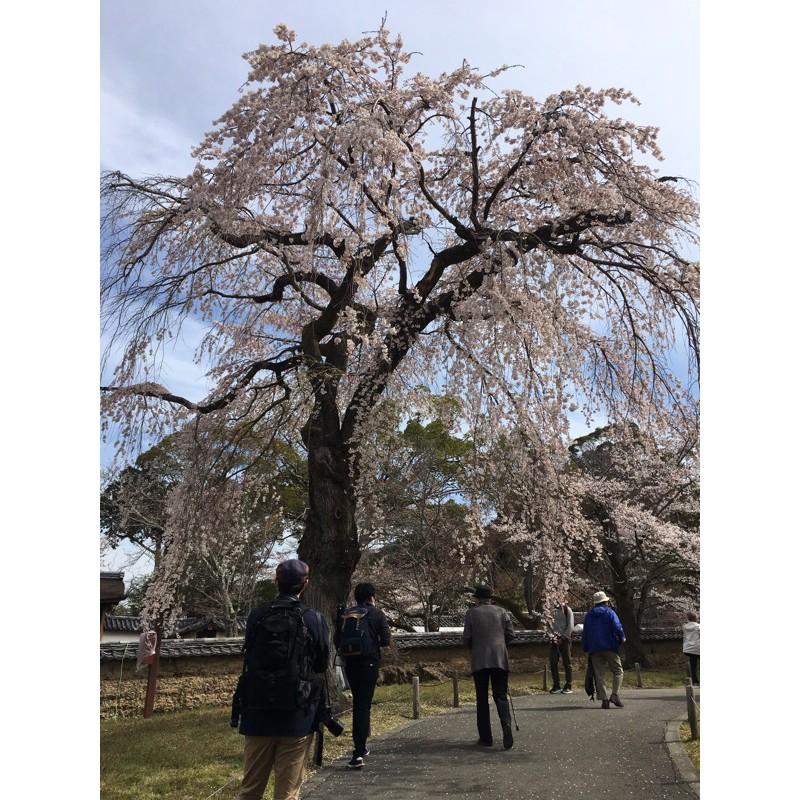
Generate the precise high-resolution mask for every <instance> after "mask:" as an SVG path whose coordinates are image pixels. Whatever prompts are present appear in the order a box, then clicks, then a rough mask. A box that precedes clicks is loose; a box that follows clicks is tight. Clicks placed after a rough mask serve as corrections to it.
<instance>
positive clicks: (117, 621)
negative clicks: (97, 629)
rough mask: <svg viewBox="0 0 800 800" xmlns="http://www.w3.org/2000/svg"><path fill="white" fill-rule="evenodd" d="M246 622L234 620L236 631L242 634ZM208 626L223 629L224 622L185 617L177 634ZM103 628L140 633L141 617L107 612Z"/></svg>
mask: <svg viewBox="0 0 800 800" xmlns="http://www.w3.org/2000/svg"><path fill="white" fill-rule="evenodd" d="M246 623H247V620H246V619H245V618H244V617H239V618H238V619H237V620H236V630H237V633H241V634H244V628H245V625H246ZM209 626H210V627H212V628H216V629H217V630H224V629H225V623H224V622H223V620H222V619H221V618H219V617H213V616H209V617H186V618H185V619H182V620H180V621H179V622H178V635H179V636H182V635H184V634H186V633H193V632H194V631H200V630H203V628H206V627H209ZM105 630H107V631H109V632H114V633H140V632H141V630H142V618H141V617H128V616H123V615H112V614H109V615H107V616H106V624H105Z"/></svg>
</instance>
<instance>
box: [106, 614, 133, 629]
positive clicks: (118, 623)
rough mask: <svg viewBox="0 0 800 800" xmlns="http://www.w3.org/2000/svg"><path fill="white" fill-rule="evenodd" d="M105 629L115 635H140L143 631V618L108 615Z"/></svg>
mask: <svg viewBox="0 0 800 800" xmlns="http://www.w3.org/2000/svg"><path fill="white" fill-rule="evenodd" d="M104 627H105V630H107V631H113V632H114V633H139V631H141V629H142V618H141V617H124V616H121V615H116V614H107V615H106V623H105V626H104Z"/></svg>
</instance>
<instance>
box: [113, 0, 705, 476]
mask: <svg viewBox="0 0 800 800" xmlns="http://www.w3.org/2000/svg"><path fill="white" fill-rule="evenodd" d="M384 10H385V11H386V12H387V13H388V20H387V24H388V27H389V28H390V29H391V30H392V31H393V32H397V33H400V34H401V35H402V36H403V39H404V42H405V44H406V47H407V48H408V49H410V50H414V51H419V53H420V55H418V56H417V57H416V58H415V59H414V61H413V62H412V65H411V68H412V69H414V70H419V71H423V72H428V73H433V74H438V73H440V72H442V71H444V70H449V69H453V68H454V67H456V66H458V65H459V64H460V63H461V61H462V60H463V59H467V60H468V61H469V62H470V63H472V64H473V65H475V66H477V67H480V68H481V69H485V70H486V71H489V70H490V69H492V68H494V67H497V66H499V65H501V64H504V63H505V64H520V65H522V66H521V67H520V68H517V69H513V70H511V71H509V72H507V73H505V74H503V75H502V76H500V78H499V79H496V80H495V82H494V83H493V84H492V85H493V87H494V88H496V89H501V88H505V87H512V86H513V87H515V88H519V89H521V90H522V91H524V92H526V93H529V94H532V95H534V96H535V97H544V96H546V95H548V94H551V93H553V92H557V91H559V90H561V89H563V88H568V87H571V86H574V85H576V84H578V83H581V84H584V85H589V86H592V87H595V88H601V87H605V86H623V87H625V88H626V89H629V90H631V91H632V92H633V93H634V94H635V95H637V97H638V98H639V100H640V101H641V103H642V105H641V107H626V109H625V111H624V113H625V115H626V116H628V117H630V118H633V119H635V120H636V121H639V122H642V123H647V124H653V125H656V126H658V127H659V128H660V129H661V146H662V149H663V151H664V153H665V156H666V161H665V162H664V163H663V164H662V165H661V169H662V170H663V172H664V174H673V175H674V174H678V175H683V176H685V177H688V178H691V179H693V180H698V178H699V121H698V111H699V83H698V59H699V52H698V51H699V21H698V3H697V2H695V1H694V0H671V2H670V3H643V2H641V1H639V2H629V1H628V0H613V2H609V1H608V0H571V1H570V2H567V3H558V4H556V3H550V2H538V1H536V2H522V0H515V1H513V2H512V1H510V0H497V1H496V2H492V3H490V4H487V3H485V2H476V0H460V1H459V2H451V1H450V0H442V1H441V2H419V1H418V0H407V1H406V2H394V1H393V0H384V2H382V3H379V4H376V3H372V2H365V1H364V0H356V1H355V2H348V3H341V4H333V3H330V2H321V1H320V0H305V1H304V2H293V3H287V2H282V1H270V0H237V2H235V3H223V2H218V0H170V2H168V3H165V2H163V0H137V2H136V3H127V2H116V1H113V2H112V1H111V0H105V2H103V3H102V5H101V41H100V45H101V166H102V168H103V169H120V170H122V171H124V172H128V173H129V174H131V175H133V176H136V177H140V176H143V175H147V174H154V173H167V174H186V173H188V172H189V171H190V170H191V167H192V160H191V157H190V155H189V151H190V150H191V148H192V147H193V146H194V145H195V144H197V142H198V141H199V140H200V138H201V137H202V135H203V133H204V132H205V131H206V130H208V129H209V128H210V127H211V123H212V121H213V120H214V119H215V118H217V117H218V116H219V115H220V114H221V113H223V112H224V111H225V110H226V109H227V108H228V107H229V106H230V105H231V103H232V102H233V101H234V100H235V98H236V96H237V89H238V88H239V87H240V86H241V85H242V84H243V82H244V80H245V78H246V74H247V69H246V66H247V65H246V64H245V62H244V61H243V59H242V58H241V54H242V53H244V52H245V51H248V50H252V49H255V48H256V47H257V46H258V45H259V44H260V43H262V42H272V41H273V40H274V36H273V34H272V29H273V28H274V27H275V25H276V24H278V23H280V22H284V23H286V24H287V25H288V26H289V27H290V28H293V29H294V30H295V31H296V32H297V37H298V41H308V42H311V43H314V44H322V43H324V42H335V41H339V40H341V39H344V38H349V39H355V38H357V37H358V36H360V35H361V34H362V32H364V31H367V30H374V29H375V28H377V27H378V25H379V24H380V20H381V17H382V15H383V13H384ZM201 336H202V329H201V328H200V326H199V325H197V324H194V325H192V324H191V323H190V324H189V325H187V326H186V328H185V329H184V331H183V334H182V336H181V337H180V338H179V339H178V340H177V342H176V344H175V345H174V347H171V348H169V349H168V350H167V351H166V352H165V357H164V366H163V371H162V376H161V377H162V382H163V383H165V385H168V386H169V387H170V389H171V390H173V391H175V392H176V393H178V394H183V395H185V396H188V397H190V398H192V399H200V398H201V397H203V396H204V395H205V393H206V391H207V389H208V384H207V382H206V381H205V379H204V377H203V375H202V369H201V368H199V367H198V366H197V365H195V364H194V362H193V347H194V344H195V343H196V342H197V341H198V340H199V338H200V337H201ZM575 432H576V433H580V432H583V425H581V424H578V423H577V420H576V431H575ZM111 455H112V447H111V445H110V444H105V445H104V446H103V449H102V460H103V463H108V461H109V460H110V458H111Z"/></svg>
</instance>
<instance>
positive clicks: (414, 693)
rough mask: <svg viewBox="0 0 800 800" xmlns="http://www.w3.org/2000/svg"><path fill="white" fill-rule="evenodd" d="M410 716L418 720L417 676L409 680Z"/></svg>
mask: <svg viewBox="0 0 800 800" xmlns="http://www.w3.org/2000/svg"><path fill="white" fill-rule="evenodd" d="M411 716H412V717H413V718H414V719H419V677H418V676H417V675H415V676H414V677H413V678H412V679H411Z"/></svg>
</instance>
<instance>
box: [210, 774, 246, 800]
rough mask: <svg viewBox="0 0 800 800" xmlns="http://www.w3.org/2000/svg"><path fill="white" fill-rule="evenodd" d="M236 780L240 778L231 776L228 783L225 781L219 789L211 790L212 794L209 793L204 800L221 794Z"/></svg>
mask: <svg viewBox="0 0 800 800" xmlns="http://www.w3.org/2000/svg"><path fill="white" fill-rule="evenodd" d="M236 780H238V778H237V777H233V778H231V779H230V780H229V781H228V782H227V783H223V784H222V786H220V787H219V789H217V790H216V791H214V792H211V794H210V795H208V797H204V798H203V800H209V798H211V797H213V796H214V795H215V794H219V793H220V792H221V791H222V790H223V789H224V788H225V787H226V786H230V785H231V784H232V783H233V782H234V781H236Z"/></svg>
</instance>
